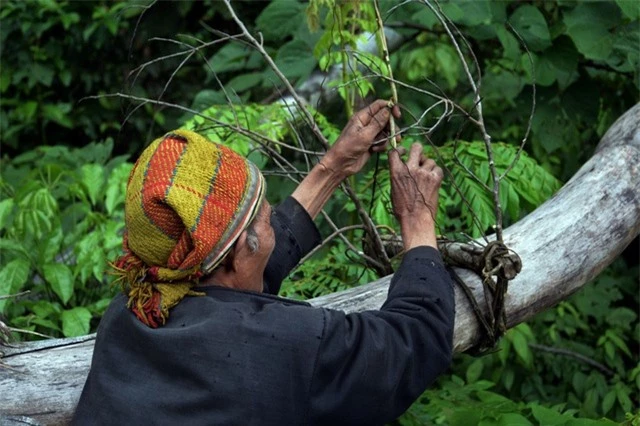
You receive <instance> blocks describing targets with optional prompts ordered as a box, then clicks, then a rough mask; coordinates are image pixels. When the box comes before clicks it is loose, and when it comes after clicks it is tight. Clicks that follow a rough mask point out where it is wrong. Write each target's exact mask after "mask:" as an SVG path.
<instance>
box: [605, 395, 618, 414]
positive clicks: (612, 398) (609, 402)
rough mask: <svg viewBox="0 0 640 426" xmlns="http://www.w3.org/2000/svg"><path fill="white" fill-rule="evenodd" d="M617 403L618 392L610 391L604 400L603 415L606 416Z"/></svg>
mask: <svg viewBox="0 0 640 426" xmlns="http://www.w3.org/2000/svg"><path fill="white" fill-rule="evenodd" d="M615 402H616V391H615V390H614V389H612V390H610V391H609V392H608V393H607V394H606V395H605V396H604V398H602V414H604V415H606V414H607V413H608V412H609V411H611V409H612V408H613V404H614V403H615Z"/></svg>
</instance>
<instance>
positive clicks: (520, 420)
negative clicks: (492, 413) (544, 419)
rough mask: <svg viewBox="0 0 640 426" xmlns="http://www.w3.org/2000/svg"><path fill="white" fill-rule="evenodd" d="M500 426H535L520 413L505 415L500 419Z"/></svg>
mask: <svg viewBox="0 0 640 426" xmlns="http://www.w3.org/2000/svg"><path fill="white" fill-rule="evenodd" d="M497 425H499V426H533V423H531V422H530V421H529V420H527V418H526V417H524V416H523V415H522V414H518V413H504V414H502V415H501V416H500V417H499V418H498V422H497Z"/></svg>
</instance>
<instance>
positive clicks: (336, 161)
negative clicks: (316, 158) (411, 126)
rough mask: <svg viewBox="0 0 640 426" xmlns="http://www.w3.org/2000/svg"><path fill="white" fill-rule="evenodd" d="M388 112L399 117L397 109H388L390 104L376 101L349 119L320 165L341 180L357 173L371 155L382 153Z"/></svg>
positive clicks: (385, 143) (398, 109)
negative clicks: (341, 175)
mask: <svg viewBox="0 0 640 426" xmlns="http://www.w3.org/2000/svg"><path fill="white" fill-rule="evenodd" d="M391 112H393V116H394V117H396V118H400V108H398V106H397V105H395V106H394V107H393V108H389V102H388V101H385V100H382V99H378V100H377V101H375V102H373V103H372V104H371V105H369V106H367V107H365V108H363V109H361V110H360V111H358V112H357V113H356V114H354V115H353V117H351V120H349V122H348V123H347V125H346V126H345V128H344V129H343V130H342V133H341V134H340V137H339V138H338V140H337V141H336V143H335V144H334V145H333V147H331V149H330V150H329V151H328V152H327V153H326V154H325V156H324V158H323V159H322V164H323V165H324V166H325V167H327V168H329V169H330V170H332V171H334V172H339V173H341V174H344V177H345V178H346V177H348V176H351V175H353V174H355V173H358V172H359V171H360V169H362V167H363V166H364V165H365V163H366V162H367V160H368V159H369V157H370V156H371V153H372V152H380V151H384V150H385V149H386V147H387V143H388V133H385V132H383V130H384V129H385V127H387V124H388V123H389V117H391ZM398 138H399V136H398Z"/></svg>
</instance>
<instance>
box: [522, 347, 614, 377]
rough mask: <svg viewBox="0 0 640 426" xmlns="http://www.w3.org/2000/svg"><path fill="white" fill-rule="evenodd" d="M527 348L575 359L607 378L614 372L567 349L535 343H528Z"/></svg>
mask: <svg viewBox="0 0 640 426" xmlns="http://www.w3.org/2000/svg"><path fill="white" fill-rule="evenodd" d="M529 347H531V348H532V349H537V350H540V351H544V352H549V353H552V354H557V355H564V356H568V357H571V358H575V359H577V360H579V361H582V362H584V363H585V364H588V365H590V366H592V367H595V368H597V369H598V370H600V371H601V372H602V373H604V374H606V375H607V376H613V375H614V374H615V372H614V371H613V370H611V369H610V368H608V367H607V366H605V365H602V364H600V363H599V362H598V361H595V360H593V359H591V358H589V357H587V356H585V355H582V354H579V353H577V352H574V351H570V350H569V349H563V348H554V347H552V346H545V345H538V344H536V343H529Z"/></svg>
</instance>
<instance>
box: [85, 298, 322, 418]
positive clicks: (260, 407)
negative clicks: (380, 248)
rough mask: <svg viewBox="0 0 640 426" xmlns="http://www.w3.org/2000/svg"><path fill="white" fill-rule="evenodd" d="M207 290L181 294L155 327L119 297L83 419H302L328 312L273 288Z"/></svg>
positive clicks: (103, 335) (100, 346)
mask: <svg viewBox="0 0 640 426" xmlns="http://www.w3.org/2000/svg"><path fill="white" fill-rule="evenodd" d="M205 291H206V293H207V296H205V297H190V298H187V299H186V300H185V301H183V303H182V304H180V305H179V306H177V307H176V308H175V309H174V310H173V312H172V315H171V319H170V320H169V321H168V322H167V324H165V325H164V326H163V327H160V328H157V329H152V328H149V327H147V326H146V325H144V324H142V323H141V322H140V321H138V319H137V318H136V317H135V316H134V315H133V314H132V313H131V312H130V311H129V310H128V309H127V308H126V306H125V305H126V298H125V297H123V296H121V295H120V296H118V297H116V299H115V300H114V302H113V303H112V305H111V306H110V308H109V311H108V312H107V313H106V314H105V316H104V318H103V320H102V321H103V322H102V323H101V325H100V331H99V333H98V339H97V342H96V349H95V350H96V353H95V354H94V360H93V363H94V365H95V367H93V368H92V369H91V375H90V376H89V378H88V380H87V384H86V389H85V392H84V394H83V399H84V398H88V399H87V400H83V401H82V402H81V404H80V405H79V411H78V412H77V413H76V420H77V421H78V422H79V423H83V424H84V423H99V424H107V423H110V424H153V423H162V424H184V425H186V424H189V425H192V424H207V425H212V424H225V425H231V424H293V423H295V422H299V421H300V419H302V418H304V415H305V410H307V409H308V404H307V403H305V401H306V400H308V392H309V384H310V382H311V375H312V374H313V366H314V363H313V359H314V358H315V356H316V353H317V349H318V344H319V343H320V339H321V337H322V332H323V330H322V326H323V311H322V310H319V309H313V308H310V307H309V306H308V305H307V304H302V303H296V302H293V301H288V302H287V303H284V302H283V301H284V299H280V298H276V297H272V296H269V295H260V294H252V293H248V292H240V291H233V290H227V289H224V288H221V287H210V288H207V289H205ZM98 366H99V367H98ZM103 373H104V374H103ZM214 395H215V396H214Z"/></svg>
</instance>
